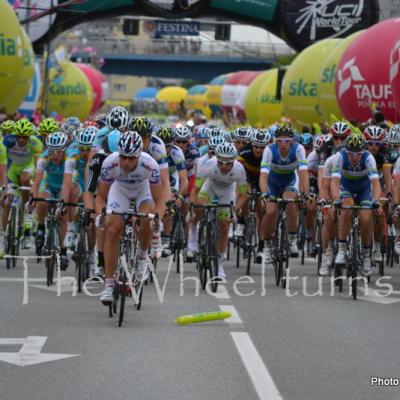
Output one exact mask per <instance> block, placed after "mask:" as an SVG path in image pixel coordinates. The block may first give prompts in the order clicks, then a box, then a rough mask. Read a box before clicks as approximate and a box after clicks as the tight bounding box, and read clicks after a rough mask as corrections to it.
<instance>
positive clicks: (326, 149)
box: [318, 138, 336, 167]
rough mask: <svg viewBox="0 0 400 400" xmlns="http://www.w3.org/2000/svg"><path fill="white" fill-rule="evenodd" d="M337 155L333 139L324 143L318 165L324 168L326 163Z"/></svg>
mask: <svg viewBox="0 0 400 400" xmlns="http://www.w3.org/2000/svg"><path fill="white" fill-rule="evenodd" d="M335 153H336V149H335V146H334V145H333V139H332V138H330V139H329V140H328V141H324V143H323V144H322V146H321V149H320V152H319V158H318V165H319V166H320V167H323V165H324V164H325V161H326V160H327V159H328V158H329V157H330V156H331V155H333V154H335Z"/></svg>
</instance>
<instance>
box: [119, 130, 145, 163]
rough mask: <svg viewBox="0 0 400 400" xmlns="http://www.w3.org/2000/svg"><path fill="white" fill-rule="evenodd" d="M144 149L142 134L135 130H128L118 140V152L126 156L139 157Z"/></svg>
mask: <svg viewBox="0 0 400 400" xmlns="http://www.w3.org/2000/svg"><path fill="white" fill-rule="evenodd" d="M142 150H143V141H142V138H141V136H140V135H139V134H138V133H137V132H135V131H128V132H125V133H123V134H122V135H121V137H120V138H119V141H118V152H119V153H120V154H122V155H123V156H125V157H139V156H140V154H141V153H142Z"/></svg>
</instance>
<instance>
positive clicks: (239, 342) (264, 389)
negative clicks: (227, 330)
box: [231, 332, 283, 400]
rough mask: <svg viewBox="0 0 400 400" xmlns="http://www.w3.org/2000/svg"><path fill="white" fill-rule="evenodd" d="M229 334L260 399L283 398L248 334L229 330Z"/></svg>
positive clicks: (276, 399) (273, 399)
mask: <svg viewBox="0 0 400 400" xmlns="http://www.w3.org/2000/svg"><path fill="white" fill-rule="evenodd" d="M231 336H232V339H233V342H234V343H235V345H236V348H237V350H238V352H239V354H240V357H241V358H242V361H243V364H244V366H245V367H246V369H247V372H248V374H249V376H250V379H251V381H252V382H253V385H254V387H255V389H256V391H257V394H258V397H259V398H260V400H283V398H282V396H281V395H280V393H279V390H278V388H277V387H276V386H275V383H274V381H273V379H272V377H271V375H270V374H269V372H268V369H267V367H266V366H265V364H264V362H263V360H262V359H261V357H260V355H259V354H258V352H257V349H256V348H255V346H254V344H253V342H252V340H251V338H250V336H249V334H248V333H247V332H231Z"/></svg>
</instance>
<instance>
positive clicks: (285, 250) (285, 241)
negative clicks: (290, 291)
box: [280, 221, 290, 289]
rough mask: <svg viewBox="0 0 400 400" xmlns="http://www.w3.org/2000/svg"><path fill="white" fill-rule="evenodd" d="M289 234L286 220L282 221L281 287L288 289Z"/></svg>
mask: <svg viewBox="0 0 400 400" xmlns="http://www.w3.org/2000/svg"><path fill="white" fill-rule="evenodd" d="M289 257H290V251H289V235H288V230H287V225H286V222H285V221H282V227H281V240H280V260H281V262H280V269H281V287H282V289H286V273H287V269H288V268H289Z"/></svg>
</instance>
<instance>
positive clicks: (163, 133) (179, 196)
mask: <svg viewBox="0 0 400 400" xmlns="http://www.w3.org/2000/svg"><path fill="white" fill-rule="evenodd" d="M175 132H176V130H173V129H172V128H170V127H168V126H164V127H161V129H160V130H159V132H158V137H159V138H161V139H162V140H163V142H164V144H165V148H166V150H167V156H168V167H169V182H170V185H171V191H172V193H173V196H174V200H175V204H176V205H177V207H180V206H181V205H182V204H183V198H184V196H185V195H186V194H187V190H188V174H187V171H186V168H185V156H184V155H183V151H182V150H181V148H180V147H178V146H177V145H175V144H174V139H175V134H176V133H175ZM171 230H172V219H171V217H170V216H168V217H165V218H164V250H166V249H168V247H169V243H170V242H169V239H170V235H171ZM163 255H164V256H166V255H170V253H169V251H168V250H166V252H165V253H164V254H163Z"/></svg>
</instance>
